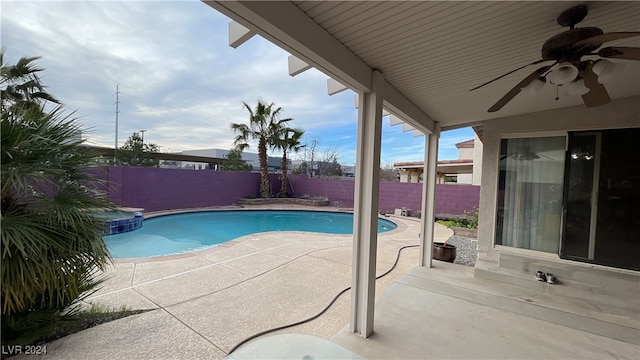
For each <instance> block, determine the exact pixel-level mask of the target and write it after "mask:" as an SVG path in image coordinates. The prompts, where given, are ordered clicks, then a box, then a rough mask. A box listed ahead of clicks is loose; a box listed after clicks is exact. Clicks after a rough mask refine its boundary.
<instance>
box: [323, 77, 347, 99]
mask: <svg viewBox="0 0 640 360" xmlns="http://www.w3.org/2000/svg"><path fill="white" fill-rule="evenodd" d="M347 89H348V87H347V86H346V85H343V84H342V83H341V82H340V81H338V80H335V79H332V78H328V79H327V94H329V96H331V95H335V94H337V93H339V92H342V91H345V90H347Z"/></svg>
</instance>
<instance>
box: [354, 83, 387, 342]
mask: <svg viewBox="0 0 640 360" xmlns="http://www.w3.org/2000/svg"><path fill="white" fill-rule="evenodd" d="M372 75H373V76H372V84H371V88H372V91H371V92H367V93H360V96H359V104H358V143H357V148H356V179H355V181H356V184H355V194H354V222H353V262H352V272H353V273H352V279H351V322H350V324H349V330H350V331H351V332H353V333H357V334H359V335H360V336H362V337H368V336H369V335H371V333H373V316H374V302H375V285H376V278H375V277H376V255H377V246H378V192H379V189H380V142H381V134H382V97H383V94H382V90H383V89H384V78H383V76H382V74H381V73H380V72H379V71H373V73H372Z"/></svg>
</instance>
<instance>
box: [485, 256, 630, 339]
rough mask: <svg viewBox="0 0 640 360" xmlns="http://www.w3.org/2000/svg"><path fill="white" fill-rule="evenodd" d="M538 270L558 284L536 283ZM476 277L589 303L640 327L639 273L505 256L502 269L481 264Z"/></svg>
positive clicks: (501, 257) (499, 266) (501, 261)
mask: <svg viewBox="0 0 640 360" xmlns="http://www.w3.org/2000/svg"><path fill="white" fill-rule="evenodd" d="M538 270H540V271H543V272H544V273H552V274H553V275H554V277H555V278H556V283H555V284H553V285H550V284H547V283H545V282H540V281H537V280H535V277H534V274H535V273H536V271H538ZM474 276H476V277H478V278H484V279H490V280H494V281H500V282H504V283H508V284H512V285H516V286H521V287H525V288H530V287H534V288H537V289H538V290H539V291H542V292H543V293H548V294H550V295H556V296H563V297H568V298H571V299H575V300H581V301H583V300H584V301H588V302H589V303H590V304H591V305H592V306H593V307H594V308H596V309H599V310H600V311H601V312H602V313H603V314H609V313H610V314H614V315H616V316H617V315H621V314H636V316H635V317H634V321H635V322H634V326H635V327H640V320H639V319H638V315H637V314H638V310H639V309H640V273H639V272H634V271H628V270H619V269H612V268H605V267H601V266H597V265H591V264H576V263H575V262H566V261H561V262H559V261H557V260H549V259H544V258H532V257H523V256H519V255H515V254H504V253H503V254H501V255H500V259H499V263H498V265H496V264H495V263H493V262H489V261H479V262H478V265H477V266H476V268H475V275H474Z"/></svg>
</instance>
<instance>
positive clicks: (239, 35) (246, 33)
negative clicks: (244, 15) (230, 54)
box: [229, 21, 256, 49]
mask: <svg viewBox="0 0 640 360" xmlns="http://www.w3.org/2000/svg"><path fill="white" fill-rule="evenodd" d="M255 34H256V33H255V31H253V30H250V29H247V28H246V27H244V26H242V25H241V24H239V23H237V22H235V21H231V22H229V46H231V47H232V48H234V49H235V48H237V47H238V46H240V45H242V44H244V43H245V42H246V41H247V40H249V39H251V38H252V37H253V36H254V35H255Z"/></svg>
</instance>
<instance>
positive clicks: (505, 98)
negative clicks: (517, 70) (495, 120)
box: [488, 63, 555, 112]
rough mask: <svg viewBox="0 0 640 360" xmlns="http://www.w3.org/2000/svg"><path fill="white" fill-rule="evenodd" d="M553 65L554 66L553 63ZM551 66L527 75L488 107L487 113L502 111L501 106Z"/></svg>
mask: <svg viewBox="0 0 640 360" xmlns="http://www.w3.org/2000/svg"><path fill="white" fill-rule="evenodd" d="M553 65H555V63H554V64H553ZM553 65H548V66H543V67H541V68H539V69H537V70H534V71H533V72H532V73H531V74H529V76H527V77H526V78H524V80H522V81H520V82H519V83H518V84H517V85H516V86H514V87H513V89H511V90H509V92H508V93H506V94H505V95H504V96H503V97H502V98H501V99H500V100H498V102H496V103H495V104H493V106H492V107H490V108H489V110H488V111H489V112H496V111H498V110H500V109H502V107H503V106H505V105H506V104H507V103H508V102H509V101H511V99H513V98H514V97H515V96H516V95H518V94H519V93H520V91H522V88H523V87H525V86H527V85H529V84H530V83H531V82H532V81H533V80H535V79H537V78H539V77H540V76H541V75H542V74H544V73H545V72H547V71H548V70H549V69H551V67H552V66H553Z"/></svg>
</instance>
